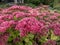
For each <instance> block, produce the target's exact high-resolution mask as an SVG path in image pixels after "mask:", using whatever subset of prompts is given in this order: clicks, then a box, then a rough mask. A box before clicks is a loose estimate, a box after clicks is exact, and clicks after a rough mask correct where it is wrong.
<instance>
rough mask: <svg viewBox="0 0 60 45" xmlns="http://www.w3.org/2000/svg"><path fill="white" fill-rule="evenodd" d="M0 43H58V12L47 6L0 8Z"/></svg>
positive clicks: (18, 44) (55, 44) (59, 29)
mask: <svg viewBox="0 0 60 45" xmlns="http://www.w3.org/2000/svg"><path fill="white" fill-rule="evenodd" d="M0 45H60V14H59V13H58V12H56V11H50V9H48V7H47V6H39V7H37V8H32V7H29V6H18V5H14V6H11V7H9V8H5V9H0Z"/></svg>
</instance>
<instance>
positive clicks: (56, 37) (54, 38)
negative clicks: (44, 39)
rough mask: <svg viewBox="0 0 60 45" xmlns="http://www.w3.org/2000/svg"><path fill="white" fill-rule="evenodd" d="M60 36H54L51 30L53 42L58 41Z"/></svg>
mask: <svg viewBox="0 0 60 45" xmlns="http://www.w3.org/2000/svg"><path fill="white" fill-rule="evenodd" d="M57 39H58V36H56V35H54V33H53V31H52V30H51V40H57Z"/></svg>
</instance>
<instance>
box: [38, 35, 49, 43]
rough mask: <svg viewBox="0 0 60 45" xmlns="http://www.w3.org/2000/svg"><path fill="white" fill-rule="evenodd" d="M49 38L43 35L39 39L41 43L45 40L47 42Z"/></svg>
mask: <svg viewBox="0 0 60 45" xmlns="http://www.w3.org/2000/svg"><path fill="white" fill-rule="evenodd" d="M47 40H48V39H47V37H45V36H43V37H41V38H40V40H39V41H40V42H41V43H44V42H46V41H47Z"/></svg>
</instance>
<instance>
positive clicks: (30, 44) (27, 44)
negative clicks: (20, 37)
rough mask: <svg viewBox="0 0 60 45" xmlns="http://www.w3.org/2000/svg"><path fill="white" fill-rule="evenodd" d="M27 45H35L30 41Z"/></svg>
mask: <svg viewBox="0 0 60 45" xmlns="http://www.w3.org/2000/svg"><path fill="white" fill-rule="evenodd" d="M25 45H33V43H32V42H31V41H29V42H28V43H26V44H25Z"/></svg>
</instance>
